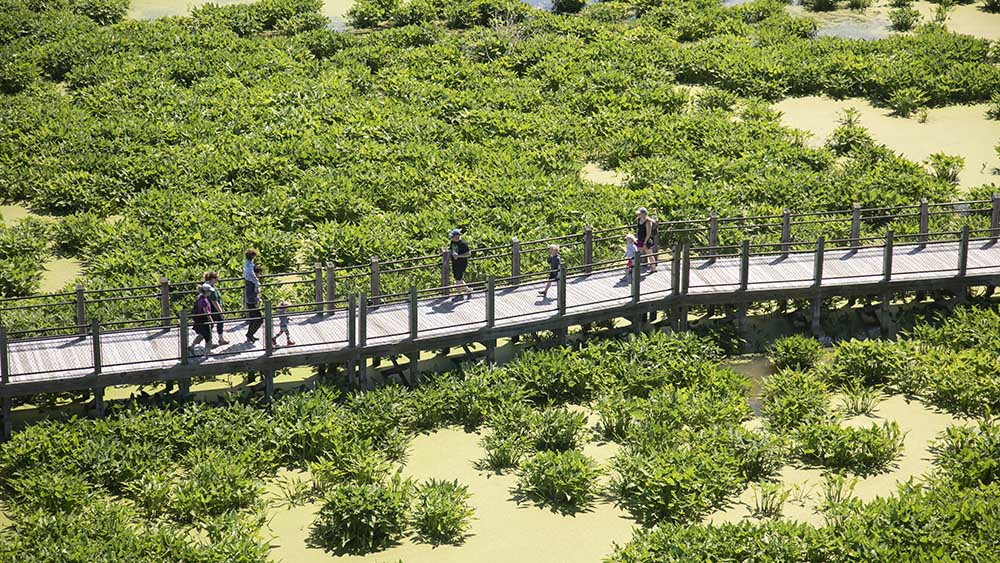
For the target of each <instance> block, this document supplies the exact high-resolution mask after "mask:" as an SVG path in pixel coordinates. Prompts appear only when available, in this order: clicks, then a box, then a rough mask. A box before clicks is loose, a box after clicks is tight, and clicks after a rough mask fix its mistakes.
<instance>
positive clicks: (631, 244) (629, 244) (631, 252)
mask: <svg viewBox="0 0 1000 563" xmlns="http://www.w3.org/2000/svg"><path fill="white" fill-rule="evenodd" d="M638 252H639V250H638V248H637V247H636V244H635V235H633V234H632V233H629V234H627V235H625V256H623V258H625V275H626V276H627V277H630V278H631V277H632V267H633V266H634V265H635V261H636V260H638V259H639V256H638Z"/></svg>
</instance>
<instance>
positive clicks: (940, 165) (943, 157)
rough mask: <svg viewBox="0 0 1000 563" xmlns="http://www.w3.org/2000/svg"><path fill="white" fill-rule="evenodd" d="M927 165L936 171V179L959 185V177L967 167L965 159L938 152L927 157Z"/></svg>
mask: <svg viewBox="0 0 1000 563" xmlns="http://www.w3.org/2000/svg"><path fill="white" fill-rule="evenodd" d="M926 162H927V164H928V165H929V166H930V167H931V170H933V171H934V177H935V178H937V179H938V180H941V181H942V182H948V183H950V184H958V175H959V174H960V173H961V172H962V168H964V167H965V158H964V157H962V156H960V155H948V154H944V153H941V152H936V153H934V154H932V155H930V156H929V157H927V161H926Z"/></svg>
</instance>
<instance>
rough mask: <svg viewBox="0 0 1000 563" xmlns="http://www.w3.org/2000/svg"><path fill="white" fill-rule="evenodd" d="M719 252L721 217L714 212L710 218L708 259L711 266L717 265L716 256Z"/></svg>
mask: <svg viewBox="0 0 1000 563" xmlns="http://www.w3.org/2000/svg"><path fill="white" fill-rule="evenodd" d="M718 252H719V216H718V215H716V214H715V212H714V211H713V212H712V213H711V214H710V215H709V216H708V254H709V256H710V258H709V259H708V263H709V264H714V263H715V255H716V254H717V253H718Z"/></svg>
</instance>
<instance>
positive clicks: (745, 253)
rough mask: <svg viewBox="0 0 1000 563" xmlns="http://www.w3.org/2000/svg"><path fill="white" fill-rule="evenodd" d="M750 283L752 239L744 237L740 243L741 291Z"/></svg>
mask: <svg viewBox="0 0 1000 563" xmlns="http://www.w3.org/2000/svg"><path fill="white" fill-rule="evenodd" d="M749 285H750V241H749V240H747V239H743V242H742V244H740V291H746V290H747V287H748V286H749Z"/></svg>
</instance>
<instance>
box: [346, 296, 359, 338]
mask: <svg viewBox="0 0 1000 563" xmlns="http://www.w3.org/2000/svg"><path fill="white" fill-rule="evenodd" d="M347 345H348V346H349V347H351V348H356V347H357V346H358V298H357V297H356V296H355V295H354V294H353V293H352V294H350V295H348V296H347Z"/></svg>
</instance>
